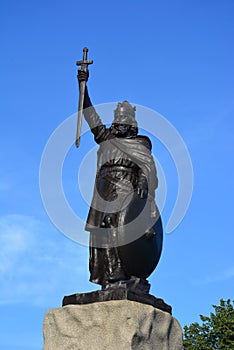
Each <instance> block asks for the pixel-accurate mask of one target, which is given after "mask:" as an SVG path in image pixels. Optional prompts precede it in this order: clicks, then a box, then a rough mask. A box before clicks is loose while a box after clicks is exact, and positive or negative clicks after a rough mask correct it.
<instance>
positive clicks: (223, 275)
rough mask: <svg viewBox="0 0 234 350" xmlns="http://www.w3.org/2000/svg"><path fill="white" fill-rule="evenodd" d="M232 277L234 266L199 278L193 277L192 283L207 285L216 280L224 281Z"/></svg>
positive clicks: (233, 275)
mask: <svg viewBox="0 0 234 350" xmlns="http://www.w3.org/2000/svg"><path fill="white" fill-rule="evenodd" d="M233 277H234V266H232V267H229V268H226V269H225V270H224V271H223V272H221V273H219V274H215V275H208V276H205V277H203V278H201V279H193V280H191V283H192V284H193V285H207V284H211V283H216V282H224V281H227V280H229V279H231V278H233Z"/></svg>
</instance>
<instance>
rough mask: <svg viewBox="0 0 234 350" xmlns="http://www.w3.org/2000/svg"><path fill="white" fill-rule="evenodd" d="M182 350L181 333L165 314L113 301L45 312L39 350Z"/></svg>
mask: <svg viewBox="0 0 234 350" xmlns="http://www.w3.org/2000/svg"><path fill="white" fill-rule="evenodd" d="M129 349H134V350H155V349H158V350H182V349H183V345H182V330H181V327H180V325H179V323H178V321H177V320H176V319H175V318H173V317H172V316H171V315H170V314H169V313H167V312H163V311H161V310H158V309H156V308H154V307H153V306H150V305H145V304H141V303H138V302H134V301H128V300H120V301H117V300H114V301H108V302H99V303H92V304H87V305H68V306H64V307H62V308H58V309H52V310H49V311H48V312H47V313H46V315H45V320H44V348H43V350H129Z"/></svg>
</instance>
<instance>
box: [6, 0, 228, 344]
mask: <svg viewBox="0 0 234 350" xmlns="http://www.w3.org/2000/svg"><path fill="white" fill-rule="evenodd" d="M233 17H234V5H233V1H231V0H224V1H211V0H206V1H201V0H198V1H185V0H178V1H172V0H166V1H153V0H149V1H145V2H142V1H123V0H120V1H118V2H110V1H98V2H97V1H88V2H85V3H84V2H81V1H79V0H78V1H75V0H68V1H66V2H63V1H53V0H52V1H49V2H47V1H44V0H42V1H40V2H38V1H24V0H22V1H20V2H19V1H12V0H8V1H6V0H3V1H1V21H0V23H1V24H0V26H1V49H2V55H1V65H0V69H1V77H2V79H1V96H2V103H1V107H0V108H1V138H0V154H1V170H0V174H1V181H0V192H1V196H0V210H1V212H0V243H1V251H0V271H1V275H0V283H1V287H0V308H1V318H2V320H3V324H2V325H1V331H0V332H1V335H0V345H1V348H3V349H4V350H18V349H19V350H20V349H35V350H36V349H41V348H42V343H43V339H42V323H43V317H44V315H45V312H46V310H48V309H51V308H55V307H60V306H61V300H62V298H63V296H64V295H68V294H72V293H75V292H85V291H90V290H95V289H96V286H95V285H92V284H91V283H89V282H88V277H89V275H88V248H87V247H83V246H81V245H78V244H76V243H75V242H73V241H71V240H69V239H68V238H66V237H65V236H64V235H63V234H61V233H60V232H59V231H58V230H57V229H56V228H55V227H54V226H53V224H52V223H51V221H50V219H49V218H48V216H47V214H46V212H45V209H44V207H43V204H42V200H41V197H40V189H39V166H40V159H41V155H42V152H43V149H44V147H45V145H46V142H47V140H48V138H49V137H50V135H51V133H52V132H53V131H54V130H55V128H56V127H57V126H58V125H59V124H60V123H62V122H63V121H64V120H65V119H66V118H68V117H69V116H71V115H72V114H73V113H75V112H76V109H77V81H76V66H75V61H76V60H78V59H81V57H82V49H83V47H84V46H88V47H89V57H90V58H92V59H93V60H94V64H93V66H92V67H91V68H90V81H89V83H88V84H89V89H90V95H91V97H92V100H93V103H95V104H101V103H107V102H113V101H121V100H123V99H127V100H129V101H131V102H132V103H135V104H139V105H143V106H146V107H148V108H150V109H153V110H155V111H157V112H159V113H160V114H162V115H163V116H164V117H165V118H167V119H168V120H169V121H170V122H171V123H172V124H173V125H174V127H175V128H176V129H177V130H178V132H179V133H180V135H181V136H182V138H183V139H184V141H185V143H186V145H187V147H188V150H189V152H190V156H191V159H192V164H193V170H194V191H193V197H192V201H191V204H190V207H189V210H188V211H187V214H186V216H185V217H184V219H183V221H182V223H181V224H180V225H179V226H178V227H177V228H176V230H175V231H174V232H173V233H171V234H165V239H164V249H163V254H162V257H161V260H160V263H159V265H158V267H157V269H156V271H155V272H154V273H153V274H152V275H151V277H150V283H151V293H152V294H154V295H156V296H158V297H161V298H163V299H164V300H165V301H166V302H167V303H168V304H170V305H172V307H173V315H174V316H175V317H176V318H177V319H178V320H179V322H180V323H181V325H182V326H183V325H184V324H189V323H191V322H194V321H197V320H199V314H208V313H209V312H210V311H211V305H212V304H217V303H218V302H219V299H220V298H224V299H225V298H231V297H233V284H234V283H233V281H234V261H233V227H232V225H233V224H232V218H233V204H232V198H233V195H234V191H233V179H232V173H233V123H234V122H233V114H234V99H233V92H234V85H233V78H234V66H233V62H234V49H233V34H234V30H233V29H234V18H233ZM145 118H147V116H145ZM111 119H112V116H110V121H111ZM154 127H157V126H156V125H155V126H154V125H152V132H153V128H154ZM74 132H75V131H74ZM81 142H82V144H81V148H80V149H78V150H77V149H75V147H73V148H72V149H71V150H70V152H69V154H68V159H67V160H66V162H65V164H64V177H63V179H64V189H65V192H66V195H67V198H68V200H69V203H70V205H71V206H72V208H73V209H74V211H76V212H77V213H82V217H83V218H85V216H86V214H87V211H88V206H87V205H85V204H84V203H83V201H82V199H81V198H80V197H79V191H78V189H77V171H78V165H79V164H80V162H82V159H83V158H84V156H85V154H86V152H87V151H88V150H89V149H90V148H92V147H93V146H94V143H93V140H92V137H91V136H90V135H86V136H85V137H84V138H83V140H81ZM153 151H154V155H155V156H156V158H157V159H158V160H159V162H160V164H161V166H162V168H163V171H164V174H165V178H166V182H167V198H166V204H165V207H164V210H163V213H162V216H163V221H164V223H165V224H166V222H167V220H168V217H169V216H170V213H171V210H172V208H173V205H174V202H175V199H176V193H177V187H178V181H177V176H176V171H175V167H174V165H173V161H172V159H171V157H170V155H169V154H168V152H167V150H166V149H165V148H164V147H162V145H160V144H159V143H157V142H156V141H155V142H154V149H153ZM88 181H89V183H91V182H92V181H93V179H88ZM88 185H89V187H90V188H91V186H92V185H90V184H88Z"/></svg>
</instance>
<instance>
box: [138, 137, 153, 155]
mask: <svg viewBox="0 0 234 350" xmlns="http://www.w3.org/2000/svg"><path fill="white" fill-rule="evenodd" d="M136 139H137V141H138V142H139V143H141V144H142V145H143V146H145V147H147V148H148V149H149V150H150V151H151V150H152V142H151V141H150V138H149V137H148V136H145V135H137V137H136Z"/></svg>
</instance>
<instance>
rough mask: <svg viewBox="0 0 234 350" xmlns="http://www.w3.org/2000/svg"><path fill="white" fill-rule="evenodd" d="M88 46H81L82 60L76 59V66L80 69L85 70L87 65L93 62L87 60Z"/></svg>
mask: <svg viewBox="0 0 234 350" xmlns="http://www.w3.org/2000/svg"><path fill="white" fill-rule="evenodd" d="M88 51H89V50H88V48H87V47H84V48H83V60H81V61H76V65H77V66H81V70H83V71H87V68H88V65H89V64H93V60H87V53H88Z"/></svg>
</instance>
